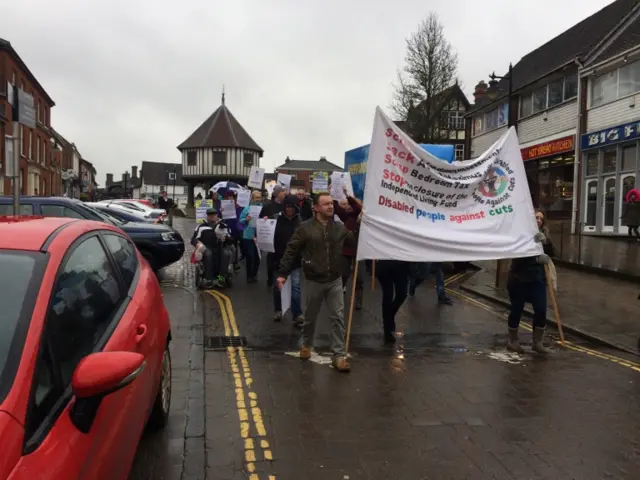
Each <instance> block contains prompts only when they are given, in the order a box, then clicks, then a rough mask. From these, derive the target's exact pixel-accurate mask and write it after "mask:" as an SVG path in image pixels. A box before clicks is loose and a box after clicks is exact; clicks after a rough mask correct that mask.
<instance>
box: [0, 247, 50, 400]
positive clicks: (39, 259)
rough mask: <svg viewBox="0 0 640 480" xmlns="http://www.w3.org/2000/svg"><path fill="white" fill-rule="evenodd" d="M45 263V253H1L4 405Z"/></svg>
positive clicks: (0, 336)
mask: <svg viewBox="0 0 640 480" xmlns="http://www.w3.org/2000/svg"><path fill="white" fill-rule="evenodd" d="M44 264H45V257H44V254H43V253H39V252H20V251H17V250H0V285H2V288H0V306H1V308H2V313H1V314H0V403H2V401H3V400H4V398H5V397H6V395H7V393H8V392H9V391H10V390H11V386H12V384H13V380H14V377H15V374H16V370H17V368H18V365H19V364H20V357H21V355H22V350H23V347H24V342H25V339H26V336H27V331H28V329H29V323H30V320H31V314H32V312H33V308H34V306H35V299H36V296H37V292H38V288H39V285H40V283H41V282H42V271H43V269H44Z"/></svg>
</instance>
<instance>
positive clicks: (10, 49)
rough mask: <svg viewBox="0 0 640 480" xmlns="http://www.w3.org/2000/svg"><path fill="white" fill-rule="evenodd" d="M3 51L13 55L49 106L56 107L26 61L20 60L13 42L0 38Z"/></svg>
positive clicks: (0, 46)
mask: <svg viewBox="0 0 640 480" xmlns="http://www.w3.org/2000/svg"><path fill="white" fill-rule="evenodd" d="M1 50H5V51H7V52H9V55H11V56H12V57H13V59H14V60H15V61H16V63H17V64H18V66H19V67H20V69H21V70H22V71H23V72H24V73H26V74H27V77H29V80H31V81H32V82H33V83H34V85H35V86H36V87H37V88H38V89H39V90H40V92H41V93H42V95H44V98H45V100H46V101H47V102H49V105H50V106H51V107H54V106H55V104H56V103H55V102H54V101H53V99H52V98H51V97H50V96H49V94H48V93H47V91H46V90H45V89H44V88H43V87H42V85H40V82H38V79H37V78H36V76H35V75H34V74H33V73H31V70H29V67H27V64H26V63H24V61H23V60H22V58H20V55H18V52H16V51H15V49H14V48H13V46H12V45H11V42H9V41H8V40H5V39H3V38H0V51H1Z"/></svg>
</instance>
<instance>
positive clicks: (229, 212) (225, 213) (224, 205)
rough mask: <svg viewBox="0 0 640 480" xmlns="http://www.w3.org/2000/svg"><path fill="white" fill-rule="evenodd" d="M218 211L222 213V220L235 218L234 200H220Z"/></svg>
mask: <svg viewBox="0 0 640 480" xmlns="http://www.w3.org/2000/svg"><path fill="white" fill-rule="evenodd" d="M220 212H221V213H222V219H223V220H232V219H234V218H237V215H236V202H234V201H233V200H221V201H220Z"/></svg>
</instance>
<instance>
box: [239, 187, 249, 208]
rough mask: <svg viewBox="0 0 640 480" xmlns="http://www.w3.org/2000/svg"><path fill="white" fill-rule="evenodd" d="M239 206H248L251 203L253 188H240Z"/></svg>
mask: <svg viewBox="0 0 640 480" xmlns="http://www.w3.org/2000/svg"><path fill="white" fill-rule="evenodd" d="M237 201H238V206H239V207H242V208H244V207H246V206H247V205H249V204H250V203H251V190H240V191H239V192H238V200H237Z"/></svg>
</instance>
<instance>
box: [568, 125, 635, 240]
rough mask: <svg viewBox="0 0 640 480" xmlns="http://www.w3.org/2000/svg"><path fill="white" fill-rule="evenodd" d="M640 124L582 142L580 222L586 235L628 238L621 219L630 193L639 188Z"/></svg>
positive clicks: (610, 130)
mask: <svg viewBox="0 0 640 480" xmlns="http://www.w3.org/2000/svg"><path fill="white" fill-rule="evenodd" d="M639 141H640V122H639V121H636V122H632V123H627V124H623V125H618V126H616V127H611V128H607V129H605V130H600V131H596V132H590V133H585V134H584V135H582V138H581V144H580V147H581V150H582V152H583V153H582V165H583V167H582V185H583V188H582V192H583V195H582V197H583V198H582V199H581V209H580V211H581V212H582V215H581V220H582V222H584V226H583V231H584V232H585V233H600V234H604V235H626V234H627V227H624V226H622V225H621V222H620V216H621V214H622V206H623V203H624V198H625V196H626V194H627V192H628V191H629V190H631V189H632V188H638V187H639V186H640V183H639V182H638V178H639V176H640V172H639V171H638V170H639V168H640V162H639V161H638V149H639V144H638V142H639Z"/></svg>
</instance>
